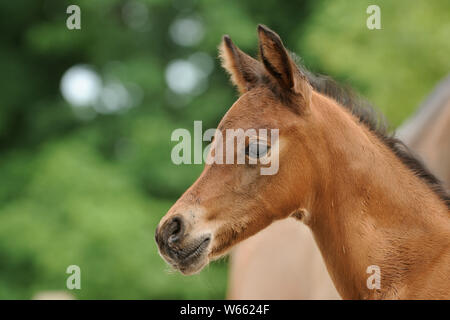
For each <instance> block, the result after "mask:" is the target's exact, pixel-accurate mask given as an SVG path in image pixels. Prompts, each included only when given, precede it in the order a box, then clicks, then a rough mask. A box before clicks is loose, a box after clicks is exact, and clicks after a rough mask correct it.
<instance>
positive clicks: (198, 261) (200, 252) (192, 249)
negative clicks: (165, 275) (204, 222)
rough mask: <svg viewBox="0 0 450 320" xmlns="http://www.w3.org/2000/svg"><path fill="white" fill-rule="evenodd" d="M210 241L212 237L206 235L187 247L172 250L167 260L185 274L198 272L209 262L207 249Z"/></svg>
mask: <svg viewBox="0 0 450 320" xmlns="http://www.w3.org/2000/svg"><path fill="white" fill-rule="evenodd" d="M210 242H211V237H210V236H206V237H204V238H202V239H200V240H199V241H196V242H195V244H192V245H189V246H188V247H187V248H183V249H179V250H177V251H171V252H170V253H169V255H170V259H166V261H168V262H169V264H171V265H172V267H174V268H175V269H178V270H179V271H180V272H181V273H183V274H185V275H190V274H194V273H197V272H199V271H200V270H201V269H202V268H203V267H204V266H205V265H207V264H208V258H207V256H208V255H207V253H206V251H207V250H206V249H207V248H208V246H209V244H210Z"/></svg>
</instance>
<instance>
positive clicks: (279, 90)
mask: <svg viewBox="0 0 450 320" xmlns="http://www.w3.org/2000/svg"><path fill="white" fill-rule="evenodd" d="M258 35H259V60H256V59H254V58H252V57H250V56H248V55H247V54H245V53H244V52H242V51H241V50H240V49H239V48H237V47H236V46H235V45H234V44H233V42H232V41H231V39H230V38H229V37H228V36H225V37H224V38H223V41H222V44H221V47H220V55H221V58H222V62H223V67H224V68H225V69H226V70H227V71H228V73H229V74H230V76H231V80H232V82H233V83H234V85H235V86H236V87H237V88H238V90H239V92H240V97H239V99H238V100H237V101H236V102H235V103H234V104H233V105H232V106H231V108H230V110H229V111H228V112H227V113H226V115H225V116H224V117H223V119H222V120H221V122H220V124H219V126H218V130H217V132H216V135H215V139H214V141H213V142H212V144H211V149H210V154H209V157H210V158H211V157H216V158H217V150H218V148H219V146H220V147H223V154H224V155H227V156H229V154H230V153H232V158H233V159H234V160H236V158H239V157H240V156H242V157H244V158H245V162H244V163H241V164H239V163H235V162H236V161H234V163H232V164H230V163H224V164H220V163H217V162H213V163H209V164H208V163H207V164H206V165H205V168H204V171H203V172H202V174H201V175H200V177H199V178H198V179H197V181H196V182H195V183H194V184H193V185H192V186H191V187H190V188H189V189H188V190H187V191H186V192H185V193H184V194H183V195H182V197H181V198H180V199H179V200H178V201H177V202H176V203H175V205H174V206H173V207H172V208H171V209H170V210H169V212H168V213H167V214H166V215H165V216H164V217H163V218H162V220H161V222H160V223H159V226H158V228H157V230H156V235H155V238H156V241H157V243H158V246H159V251H160V254H161V255H162V256H163V258H164V259H165V260H166V261H167V262H168V263H169V264H171V265H172V266H173V267H175V268H177V269H178V270H180V271H181V272H182V273H184V274H192V273H195V272H198V271H200V270H201V269H202V268H203V267H204V266H205V265H206V264H208V262H209V261H210V260H212V259H215V258H218V257H220V256H221V255H223V254H225V253H226V251H227V250H228V249H230V248H231V247H232V246H233V245H235V244H236V243H238V242H239V241H241V240H244V239H246V238H248V237H250V236H251V235H253V234H255V233H257V232H258V231H260V230H262V229H263V228H265V227H266V226H268V225H269V224H270V223H272V222H273V221H275V220H277V219H282V218H286V217H288V216H290V215H292V214H296V215H301V214H302V213H304V212H307V209H308V207H309V203H310V202H311V201H312V198H313V193H312V190H313V189H314V188H315V184H316V183H317V182H315V178H317V176H318V175H320V168H318V166H317V158H318V155H317V154H316V155H314V156H313V155H312V154H313V151H312V150H314V149H315V145H314V144H315V142H314V140H315V138H314V134H311V132H314V131H315V126H316V124H315V120H314V119H315V118H316V116H315V112H314V111H313V109H314V108H313V101H314V99H313V94H314V93H313V91H312V88H311V86H310V84H309V83H308V81H307V79H306V77H305V75H304V74H303V73H302V71H300V70H299V68H298V67H297V66H296V64H295V62H294V61H293V60H292V59H291V57H290V55H289V53H288V52H287V50H286V49H285V48H284V46H283V43H282V41H281V39H280V38H279V36H278V35H277V34H276V33H274V32H273V31H271V30H269V29H267V28H266V27H264V26H259V27H258ZM229 129H235V130H236V129H242V130H243V131H245V132H248V131H251V129H254V131H253V132H255V134H254V135H247V136H245V137H244V140H243V141H244V143H243V144H242V145H241V146H239V144H238V143H237V141H236V144H235V143H234V139H235V138H236V136H233V135H231V134H230V133H229V132H230V130H229ZM260 129H266V130H268V131H269V132H270V130H278V131H277V132H278V137H277V138H276V139H266V138H265V137H262V136H259V135H258V133H259V132H261V130H260ZM246 130H247V131H246ZM316 137H317V134H316ZM272 138H273V136H272ZM236 140H237V139H236ZM223 141H224V142H223ZM230 141H233V143H231V144H229V143H228V142H230ZM230 146H235V147H234V148H230ZM224 157H225V156H224ZM267 159H271V161H277V162H278V163H277V166H278V167H277V168H278V170H277V171H276V173H275V174H261V172H262V171H261V170H262V169H263V168H264V167H267V166H268V165H267V161H265V160H267ZM294 173H295V174H294Z"/></svg>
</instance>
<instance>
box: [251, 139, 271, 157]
mask: <svg viewBox="0 0 450 320" xmlns="http://www.w3.org/2000/svg"><path fill="white" fill-rule="evenodd" d="M269 149H270V146H268V145H267V144H265V143H262V142H259V143H258V142H250V143H249V144H248V146H247V147H246V148H245V155H247V156H249V157H251V158H255V159H258V158H261V157H264V156H265V155H266V154H267V152H268V151H269Z"/></svg>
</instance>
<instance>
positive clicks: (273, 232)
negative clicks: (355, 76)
mask: <svg viewBox="0 0 450 320" xmlns="http://www.w3.org/2000/svg"><path fill="white" fill-rule="evenodd" d="M397 136H398V137H399V138H400V139H401V140H402V141H403V142H405V143H406V145H408V147H409V148H411V149H412V150H413V151H414V152H416V153H417V154H419V155H420V156H421V157H422V159H423V160H424V162H425V163H426V164H427V165H428V167H429V168H430V169H431V171H432V172H434V173H435V174H436V175H437V176H438V177H439V178H440V179H442V181H443V183H444V184H445V185H446V187H447V189H449V188H450V76H448V77H447V78H446V79H444V80H443V81H442V82H441V83H439V84H438V86H437V87H436V88H435V89H434V90H433V92H432V93H431V94H430V95H429V97H428V98H427V99H426V101H425V102H424V103H423V104H422V105H421V106H420V108H419V109H418V111H417V113H416V114H415V115H414V116H413V117H411V118H410V119H409V120H407V121H406V122H405V123H404V124H403V125H402V126H401V127H400V128H399V129H398V130H397ZM298 243H302V245H301V246H298ZM280 248H281V249H280ZM228 298H229V299H338V298H339V295H338V293H337V291H336V289H335V287H334V285H333V282H332V281H331V278H330V276H329V275H328V272H327V270H326V267H325V264H324V262H323V259H322V256H321V254H320V252H319V249H318V248H317V245H316V244H315V242H314V239H313V237H312V235H311V231H310V230H309V229H308V228H306V227H305V226H304V225H302V224H300V223H294V221H293V220H292V219H286V220H281V221H278V222H275V223H273V224H272V225H270V226H269V227H268V228H266V229H265V230H263V231H262V232H260V233H258V234H257V235H255V236H253V237H251V238H249V239H247V240H245V241H243V242H242V243H240V244H239V245H238V246H237V247H236V248H235V249H234V250H233V252H232V255H231V263H230V270H229V288H228Z"/></svg>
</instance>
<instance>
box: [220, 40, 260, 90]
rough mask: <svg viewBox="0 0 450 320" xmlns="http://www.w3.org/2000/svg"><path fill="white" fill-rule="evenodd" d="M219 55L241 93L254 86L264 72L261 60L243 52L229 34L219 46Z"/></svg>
mask: <svg viewBox="0 0 450 320" xmlns="http://www.w3.org/2000/svg"><path fill="white" fill-rule="evenodd" d="M219 57H220V59H221V60H222V67H223V68H224V69H225V70H226V71H227V72H228V73H229V74H230V77H231V82H232V83H233V84H234V85H235V86H236V87H237V88H238V90H239V92H240V94H243V93H245V92H247V91H248V90H250V89H251V88H252V87H254V86H255V85H256V83H257V82H258V81H259V79H260V77H261V75H262V74H263V72H264V67H263V66H262V64H261V62H259V61H258V60H256V59H253V58H252V57H250V56H249V55H247V54H246V53H244V52H242V51H241V50H240V49H239V48H238V47H236V46H235V45H234V43H233V42H232V41H231V39H230V37H229V36H227V35H226V36H224V37H223V39H222V43H221V44H220V46H219Z"/></svg>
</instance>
